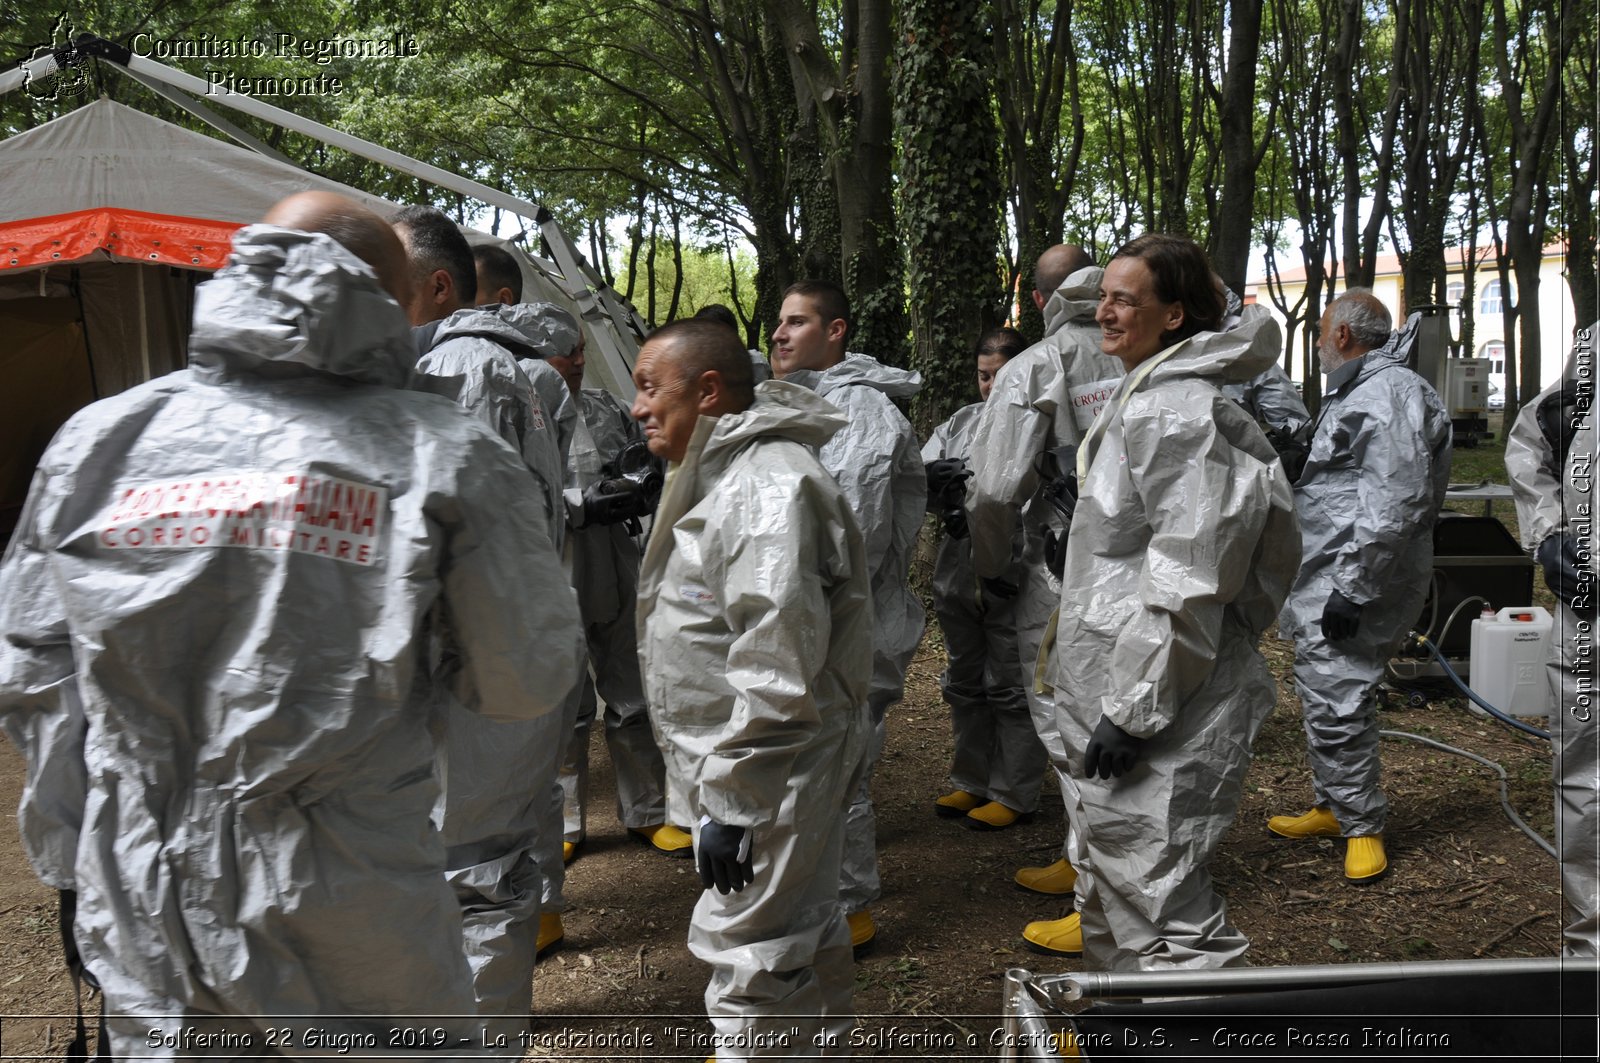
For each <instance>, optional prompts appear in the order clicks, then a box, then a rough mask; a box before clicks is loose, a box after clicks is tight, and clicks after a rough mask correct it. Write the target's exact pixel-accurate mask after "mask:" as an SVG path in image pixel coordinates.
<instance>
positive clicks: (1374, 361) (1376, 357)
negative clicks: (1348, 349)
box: [1324, 314, 1422, 394]
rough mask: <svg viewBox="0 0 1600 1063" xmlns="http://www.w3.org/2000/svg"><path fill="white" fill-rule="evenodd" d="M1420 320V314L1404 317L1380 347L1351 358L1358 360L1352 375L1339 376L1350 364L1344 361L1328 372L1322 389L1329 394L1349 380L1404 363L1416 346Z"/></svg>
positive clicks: (1368, 375) (1360, 378)
mask: <svg viewBox="0 0 1600 1063" xmlns="http://www.w3.org/2000/svg"><path fill="white" fill-rule="evenodd" d="M1421 321H1422V315H1421V314H1412V315H1411V316H1410V317H1408V318H1407V319H1406V323H1405V326H1404V327H1403V328H1401V329H1400V331H1399V332H1392V333H1390V334H1389V338H1388V340H1386V341H1385V342H1384V344H1383V346H1382V347H1374V348H1373V349H1372V350H1370V351H1368V352H1367V353H1366V354H1364V355H1362V356H1361V357H1360V359H1359V360H1357V359H1352V361H1358V363H1359V366H1360V368H1358V369H1356V370H1355V372H1354V374H1353V375H1352V376H1341V375H1340V372H1339V370H1340V369H1344V368H1345V366H1348V365H1350V364H1351V363H1350V362H1346V363H1345V364H1344V365H1342V366H1340V367H1339V368H1338V369H1335V370H1334V371H1333V372H1331V373H1329V374H1328V380H1327V386H1326V388H1325V389H1324V390H1325V391H1327V392H1328V393H1330V394H1331V393H1333V392H1335V391H1338V390H1340V389H1341V388H1343V387H1345V386H1347V384H1348V383H1349V382H1351V381H1353V382H1356V383H1359V382H1360V381H1363V380H1366V379H1367V378H1368V377H1370V376H1372V375H1373V374H1374V373H1377V372H1379V371H1381V370H1384V369H1388V368H1389V367H1391V366H1396V365H1406V364H1407V363H1408V362H1409V361H1410V360H1411V348H1412V347H1415V346H1416V343H1417V329H1418V326H1419V324H1420V323H1421ZM1347 372H1348V371H1347Z"/></svg>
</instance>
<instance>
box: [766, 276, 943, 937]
mask: <svg viewBox="0 0 1600 1063" xmlns="http://www.w3.org/2000/svg"><path fill="white" fill-rule="evenodd" d="M849 330H850V304H849V302H848V301H847V300H846V298H845V294H844V292H843V291H842V290H841V289H840V288H839V287H838V286H837V285H835V284H832V283H830V282H828V281H801V282H799V283H798V284H793V285H790V286H789V289H788V290H787V291H786V292H785V293H784V297H783V305H782V307H781V308H780V310H779V315H778V327H777V328H776V329H774V330H773V333H772V371H773V375H774V376H776V377H777V378H778V379H780V380H786V381H788V382H789V383H791V384H799V385H800V386H801V387H806V388H810V389H812V390H813V391H815V392H816V393H817V394H818V395H820V396H822V397H823V398H824V399H827V400H828V402H830V403H832V404H833V405H835V406H837V407H838V408H839V409H840V411H841V412H843V414H844V416H845V419H846V423H845V425H844V427H843V428H841V429H840V430H839V431H838V432H836V433H835V434H834V435H833V436H832V437H830V438H829V439H828V441H827V442H825V443H824V444H822V448H821V450H820V451H819V452H818V457H819V458H821V459H822V464H823V467H824V468H826V469H827V470H828V471H829V472H830V473H832V474H833V477H834V479H835V480H836V481H838V484H839V488H840V490H842V491H843V492H844V496H845V498H846V499H847V500H848V501H849V503H850V509H851V512H853V513H854V514H855V517H856V524H857V526H859V527H860V529H861V534H862V535H863V536H864V537H865V539H866V544H867V565H868V567H869V569H870V570H871V573H872V611H873V616H874V617H875V620H874V628H875V630H874V632H873V642H874V646H873V665H872V689H871V691H870V693H869V694H868V695H867V701H866V710H867V712H868V713H869V714H870V717H871V724H872V734H871V737H870V739H869V741H868V747H867V753H866V758H867V759H866V764H867V767H866V771H865V773H864V774H863V775H862V776H861V782H860V786H859V788H858V790H857V793H856V796H855V799H854V800H853V801H851V803H850V816H849V820H848V822H847V823H846V825H845V843H844V870H843V877H842V879H841V880H840V885H839V895H840V898H841V900H842V901H843V903H844V909H845V916H846V918H847V919H848V920H849V923H850V941H851V943H852V944H853V945H854V946H855V947H857V948H864V947H866V946H867V945H868V944H869V943H870V942H871V941H872V939H873V938H874V937H876V936H877V932H878V931H877V925H876V923H874V922H873V919H872V913H871V912H870V911H869V909H868V906H869V905H871V903H872V902H873V901H875V900H877V899H878V897H879V895H880V894H881V893H882V887H881V882H880V880H879V877H878V849H877V844H878V843H877V830H878V820H877V815H876V814H875V813H874V812H873V807H872V792H871V784H872V772H873V769H874V767H875V766H876V765H877V763H878V757H879V755H880V754H881V753H882V752H883V736H884V717H885V714H886V713H887V712H888V710H889V706H891V705H893V704H894V703H895V702H897V701H899V700H900V698H901V697H902V696H903V695H904V693H905V681H906V668H907V667H908V666H909V665H910V664H911V657H912V655H913V654H914V653H916V650H917V643H918V642H919V641H921V639H922V628H923V624H924V622H925V620H926V617H925V615H924V613H923V609H922V601H921V599H920V598H918V597H917V595H916V594H915V593H914V592H913V591H912V589H911V584H910V576H911V556H912V552H913V551H914V550H915V548H916V541H917V535H918V533H920V532H921V530H922V521H923V518H924V517H925V516H926V512H925V507H926V503H927V498H928V481H927V474H926V472H925V471H924V470H923V467H922V455H921V453H920V448H919V447H918V446H917V436H916V433H915V432H913V431H912V429H911V422H909V421H907V420H906V418H905V415H904V414H902V413H901V412H900V411H899V409H897V408H896V407H895V405H894V402H893V401H892V400H894V399H908V398H910V397H911V396H912V395H915V394H916V393H917V392H918V391H920V390H921V389H922V376H921V374H919V373H915V372H910V371H908V370H905V369H897V368H895V367H894V366H888V365H884V364H883V363H882V362H879V361H878V360H877V359H876V358H873V357H871V356H870V355H865V354H856V353H853V352H850V353H847V352H846V351H845V341H846V339H847V337H848V335H849Z"/></svg>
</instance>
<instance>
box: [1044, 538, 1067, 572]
mask: <svg viewBox="0 0 1600 1063" xmlns="http://www.w3.org/2000/svg"><path fill="white" fill-rule="evenodd" d="M1044 563H1045V567H1046V568H1048V569H1049V570H1050V574H1051V575H1052V576H1054V577H1055V578H1056V579H1060V578H1061V573H1062V572H1063V571H1064V570H1065V569H1066V567H1067V536H1066V534H1063V535H1059V536H1058V535H1056V530H1055V529H1054V528H1046V529H1045V530H1044Z"/></svg>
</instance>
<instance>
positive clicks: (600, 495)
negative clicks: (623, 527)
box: [583, 479, 650, 525]
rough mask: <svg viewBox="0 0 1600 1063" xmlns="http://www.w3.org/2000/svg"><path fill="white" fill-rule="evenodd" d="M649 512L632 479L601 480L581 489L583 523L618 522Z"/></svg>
mask: <svg viewBox="0 0 1600 1063" xmlns="http://www.w3.org/2000/svg"><path fill="white" fill-rule="evenodd" d="M648 512H650V508H649V503H648V502H647V501H646V500H645V497H644V492H642V491H641V490H639V486H638V484H636V483H634V482H633V481H632V480H623V479H616V480H601V481H599V482H598V483H593V484H590V485H589V486H588V487H586V488H584V491H583V523H584V524H585V525H590V524H620V523H621V522H622V521H625V520H628V519H630V518H632V517H642V516H644V515H645V514H646V513H648Z"/></svg>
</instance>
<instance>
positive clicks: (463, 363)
mask: <svg viewBox="0 0 1600 1063" xmlns="http://www.w3.org/2000/svg"><path fill="white" fill-rule="evenodd" d="M551 310H555V311H557V313H559V314H560V315H564V316H565V320H562V318H561V317H558V316H556V314H552V313H550V311H551ZM576 336H577V329H576V325H575V324H573V323H572V321H571V317H570V315H567V314H566V312H565V311H562V310H559V308H556V307H551V306H549V304H540V303H516V304H513V305H504V304H499V303H495V304H491V305H489V306H487V307H482V308H475V309H469V310H458V311H456V312H455V313H454V314H452V315H450V316H449V317H448V318H446V319H445V320H444V321H442V322H440V323H439V326H438V329H437V330H436V331H435V332H434V334H433V346H432V347H431V349H429V350H428V351H427V352H426V353H424V354H423V355H422V357H421V358H420V359H418V362H417V369H418V371H419V372H422V373H428V374H431V375H436V376H442V377H450V378H455V379H456V380H458V381H460V384H459V390H458V391H457V393H456V396H455V398H456V401H457V402H458V403H459V404H460V405H461V406H462V407H463V408H464V409H465V410H466V411H467V412H468V413H470V414H472V415H473V416H475V417H477V418H478V419H479V420H481V421H483V422H484V423H485V424H487V425H489V426H490V427H492V428H493V429H494V430H495V431H496V432H497V433H499V434H500V436H501V438H502V439H504V440H505V441H506V442H507V443H508V444H510V445H511V446H513V447H515V448H517V449H518V450H519V451H520V452H521V453H522V455H523V459H524V462H525V463H526V465H527V467H528V469H529V470H530V471H532V473H533V474H534V478H535V479H536V480H537V481H538V483H539V486H540V487H541V489H542V490H543V492H544V494H545V496H546V499H547V505H548V506H549V507H550V510H549V511H550V513H551V514H552V515H553V518H554V519H553V520H552V526H553V527H554V528H555V529H556V530H555V531H554V533H553V538H554V539H555V542H556V544H557V545H558V546H560V545H561V544H562V540H563V539H564V536H565V527H566V525H565V520H564V519H563V518H564V516H565V513H566V506H565V504H564V503H563V501H562V496H561V487H562V482H563V478H564V473H563V472H562V471H561V470H562V466H561V438H560V435H559V432H558V425H559V422H557V421H554V420H552V419H551V418H550V417H549V416H547V410H548V409H549V408H550V407H551V405H552V403H554V404H555V405H556V406H557V408H558V409H559V404H560V402H562V401H564V400H565V396H566V394H567V392H568V389H567V386H566V382H565V381H564V380H562V378H561V375H560V374H559V373H557V372H556V371H555V370H554V369H553V368H552V367H550V366H549V365H546V364H544V363H543V361H542V358H543V357H544V356H546V355H548V354H551V353H560V348H561V347H562V346H567V345H569V344H570V345H572V346H575V345H576ZM519 355H521V356H523V358H525V359H526V360H528V361H530V362H535V361H537V364H536V365H532V366H531V368H532V369H533V372H534V379H538V380H540V381H541V383H542V384H543V385H544V394H545V396H548V397H541V393H540V391H539V390H537V389H536V387H535V385H534V383H533V379H530V378H529V376H528V374H527V373H525V372H524V371H523V370H522V368H521V367H520V366H519V365H518V356H519ZM552 489H553V493H552ZM524 592H525V593H529V594H543V593H545V588H543V587H528V588H524ZM560 637H561V638H562V640H563V645H562V646H561V647H560V652H561V653H562V654H564V653H565V652H566V651H567V649H568V645H567V644H568V643H578V644H580V645H581V641H582V640H581V635H580V633H579V631H578V629H577V628H576V627H574V628H573V629H572V630H571V631H568V632H563V633H562V634H561V636H560ZM548 648H549V647H547V645H544V644H541V643H539V642H530V643H529V644H528V646H527V652H528V653H530V654H532V655H534V656H535V657H537V656H539V655H542V654H543V653H544V652H546V650H547V649H548ZM445 649H446V654H445V661H446V663H448V661H449V653H448V647H446V648H445ZM580 674H581V673H580V672H574V673H573V674H572V676H571V680H570V681H569V682H568V684H567V686H566V687H564V688H562V690H561V694H562V695H563V696H562V697H561V699H560V704H562V706H563V709H562V711H561V712H558V713H556V714H553V715H552V716H549V717H544V718H541V719H539V720H536V721H530V722H528V723H525V724H519V725H517V726H516V727H515V728H509V729H508V728H504V727H490V726H488V725H486V724H485V723H483V721H481V720H480V719H478V718H477V717H476V716H475V715H474V714H472V713H471V712H469V711H466V710H465V709H464V708H463V707H461V706H459V705H450V706H448V707H447V709H446V714H445V728H444V735H443V741H442V742H441V748H440V751H439V756H438V771H439V777H440V780H441V782H442V792H441V794H440V796H439V806H438V809H437V811H436V813H435V819H436V820H437V821H438V824H439V829H440V832H441V833H442V834H443V835H444V839H445V844H446V845H447V846H448V847H449V848H448V857H447V860H448V867H449V879H450V884H451V886H452V887H453V888H454V889H455V892H456V898H457V899H458V900H459V901H460V902H461V910H462V915H463V918H464V921H465V924H466V926H465V929H466V943H467V958H468V960H469V961H470V962H471V964H472V970H473V979H474V983H475V987H476V990H477V995H478V1006H479V1009H480V1010H481V1011H482V1012H483V1013H484V1014H486V1015H502V1016H512V1015H522V1016H526V1015H527V1014H528V1012H529V1009H530V1004H531V993H532V985H533V964H534V952H535V945H536V940H537V937H538V925H539V912H540V909H541V906H542V905H543V906H544V907H546V908H547V909H548V910H555V911H559V910H560V909H561V907H562V882H563V877H564V876H563V865H562V862H561V804H560V784H559V782H558V781H557V773H558V771H559V769H560V761H561V751H562V743H563V742H564V741H565V736H566V734H567V732H568V731H569V730H570V724H571V720H570V710H568V709H567V708H566V701H567V698H568V697H569V696H570V694H571V692H572V690H574V689H575V688H576V686H577V680H578V677H579V675H580Z"/></svg>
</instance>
